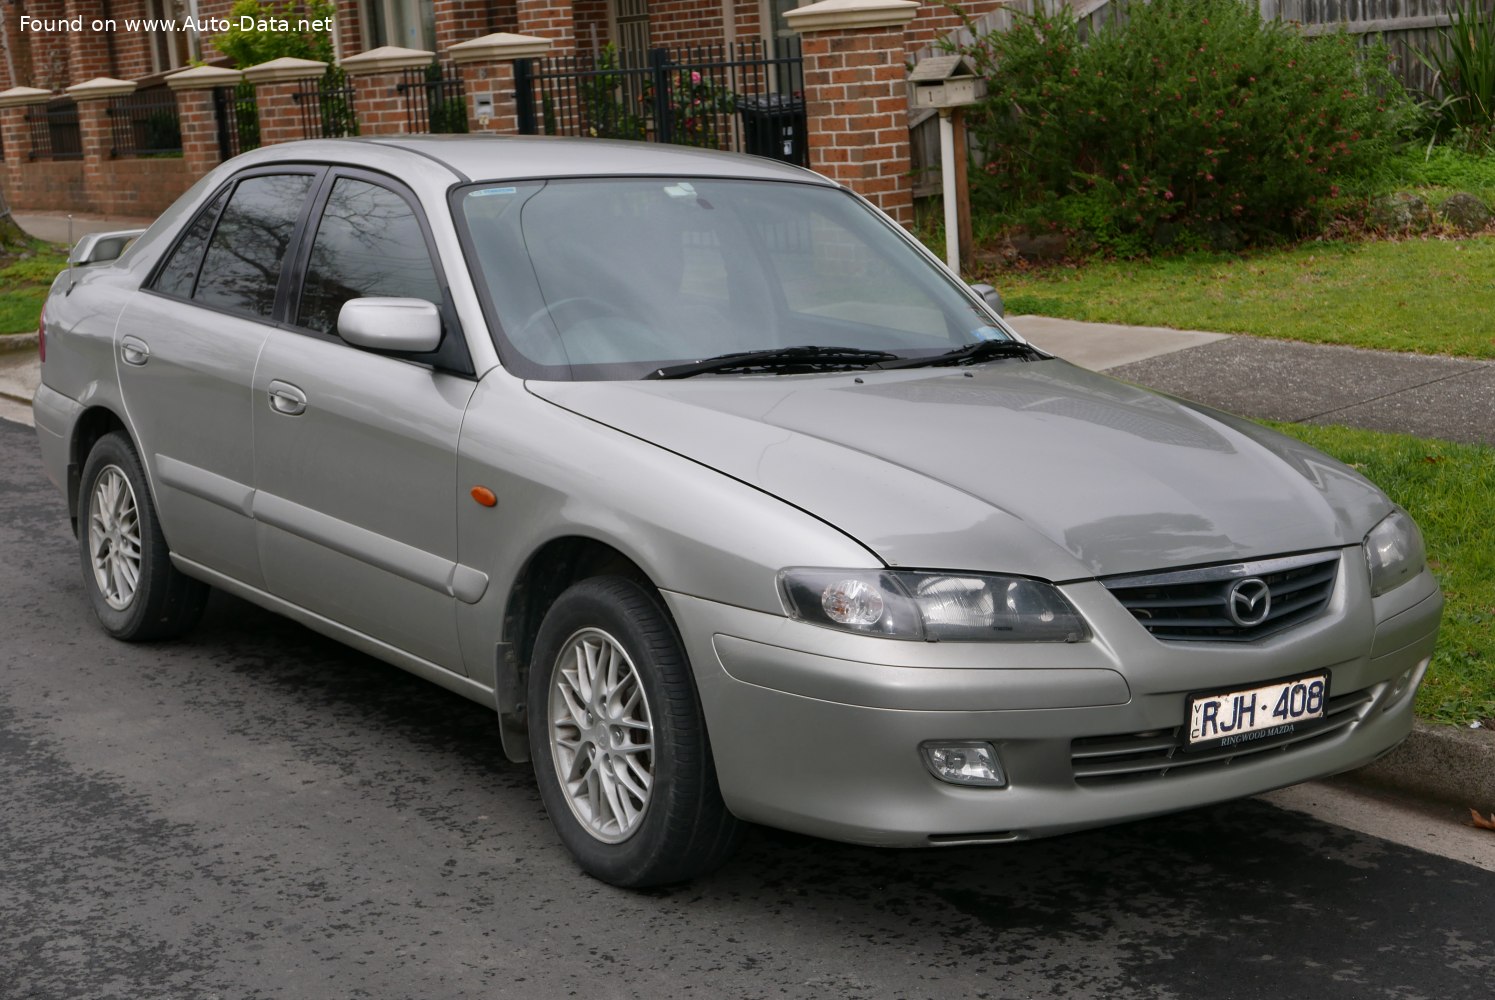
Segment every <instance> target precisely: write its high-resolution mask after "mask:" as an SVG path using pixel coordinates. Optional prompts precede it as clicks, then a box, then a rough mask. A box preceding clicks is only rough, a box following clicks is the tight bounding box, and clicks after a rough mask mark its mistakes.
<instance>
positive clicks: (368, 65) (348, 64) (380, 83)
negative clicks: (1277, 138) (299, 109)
mask: <svg viewBox="0 0 1495 1000" xmlns="http://www.w3.org/2000/svg"><path fill="white" fill-rule="evenodd" d="M435 61H436V53H434V52H426V51H425V50H423V49H402V48H400V47H398V46H395V45H384V46H381V47H379V48H377V49H370V50H369V51H367V52H361V53H359V54H358V55H356V56H349V57H348V58H346V59H344V60H343V61H342V67H343V69H344V70H346V71H347V73H348V76H349V77H350V78H351V79H352V80H353V108H354V111H355V112H356V113H357V115H358V134H359V135H395V134H399V133H402V132H409V131H411V130H413V129H419V128H420V127H421V125H420V123H419V121H418V120H417V121H413V120H412V118H411V115H410V112H409V108H407V107H406V102H407V98H408V99H413V100H417V101H421V102H424V101H425V99H426V95H425V92H424V91H422V92H420V93H417V94H407V93H406V92H405V91H404V90H403V89H402V87H403V85H404V82H405V72H406V70H412V69H420V70H424V69H425V68H426V67H427V66H429V65H431V63H433V62H435ZM422 114H424V112H422Z"/></svg>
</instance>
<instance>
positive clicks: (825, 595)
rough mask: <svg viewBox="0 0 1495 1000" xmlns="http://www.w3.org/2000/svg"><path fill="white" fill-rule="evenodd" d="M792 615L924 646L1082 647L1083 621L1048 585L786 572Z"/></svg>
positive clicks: (1012, 579)
mask: <svg viewBox="0 0 1495 1000" xmlns="http://www.w3.org/2000/svg"><path fill="white" fill-rule="evenodd" d="M779 588H780V590H781V591H782V592H783V594H784V599H785V602H786V603H787V605H788V607H789V611H790V614H791V615H793V616H794V617H795V618H797V619H799V620H800V621H806V622H812V623H814V624H816V625H826V626H829V627H831V628H839V629H845V630H846V631H848V632H860V633H862V634H864V635H881V636H886V637H888V638H892V639H923V640H925V641H927V642H1080V641H1082V640H1084V639H1088V638H1089V637H1090V630H1089V629H1088V628H1086V626H1085V621H1084V619H1082V618H1081V617H1080V615H1079V612H1077V611H1076V610H1075V609H1074V606H1073V605H1071V604H1070V603H1069V601H1067V600H1065V598H1064V595H1063V594H1061V593H1059V591H1058V589H1057V588H1056V587H1055V586H1054V585H1053V584H1051V583H1045V582H1043V581H1041V580H1027V579H1024V578H1022V577H1016V576H992V575H988V574H976V573H915V572H909V571H905V570H861V569H846V570H838V569H798V568H796V569H786V570H783V571H781V572H780V573H779Z"/></svg>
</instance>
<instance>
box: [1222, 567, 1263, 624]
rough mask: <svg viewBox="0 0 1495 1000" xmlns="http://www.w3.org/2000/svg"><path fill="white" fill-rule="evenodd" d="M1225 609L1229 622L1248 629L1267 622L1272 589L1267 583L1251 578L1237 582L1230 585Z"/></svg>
mask: <svg viewBox="0 0 1495 1000" xmlns="http://www.w3.org/2000/svg"><path fill="white" fill-rule="evenodd" d="M1225 609H1226V610H1227V611H1228V612H1229V613H1230V620H1231V621H1233V622H1235V623H1236V624H1237V625H1241V626H1243V627H1246V628H1250V627H1251V626H1252V625H1260V624H1261V623H1262V622H1264V621H1266V620H1267V615H1268V614H1270V613H1271V611H1272V588H1270V587H1268V586H1267V581H1265V580H1263V579H1261V578H1260V577H1256V576H1253V577H1251V578H1250V579H1249V580H1237V581H1236V582H1235V583H1233V584H1231V587H1230V592H1229V593H1228V594H1227V595H1226V597H1225Z"/></svg>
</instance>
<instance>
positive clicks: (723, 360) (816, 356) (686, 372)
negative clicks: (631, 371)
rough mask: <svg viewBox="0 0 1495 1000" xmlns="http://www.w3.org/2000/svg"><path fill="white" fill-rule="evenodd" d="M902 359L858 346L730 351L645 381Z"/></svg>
mask: <svg viewBox="0 0 1495 1000" xmlns="http://www.w3.org/2000/svg"><path fill="white" fill-rule="evenodd" d="M899 360H902V359H901V358H900V357H899V355H897V354H890V353H888V352H887V351H869V350H865V349H863V348H860V347H819V346H816V345H813V344H806V345H804V346H801V347H776V348H773V349H772V350H766V351H733V352H732V353H730V354H718V355H717V356H716V357H713V358H705V359H704V360H701V361H691V362H688V363H686V364H683V365H670V366H669V367H667V368H657V369H655V370H654V371H652V372H650V373H649V374H647V375H645V376H644V378H690V377H691V376H692V375H709V374H713V373H723V372H737V371H744V372H745V371H754V370H763V369H774V368H780V369H783V368H788V369H796V370H802V371H807V372H813V371H832V370H835V369H845V368H868V367H872V366H878V367H882V366H883V365H882V363H883V362H886V361H899Z"/></svg>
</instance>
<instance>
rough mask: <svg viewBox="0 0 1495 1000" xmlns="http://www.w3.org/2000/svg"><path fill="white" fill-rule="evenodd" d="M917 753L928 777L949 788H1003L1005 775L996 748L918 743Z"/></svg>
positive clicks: (973, 743) (965, 743) (977, 744)
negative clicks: (971, 786)
mask: <svg viewBox="0 0 1495 1000" xmlns="http://www.w3.org/2000/svg"><path fill="white" fill-rule="evenodd" d="M919 753H920V754H921V755H923V757H924V766H925V767H927V768H929V773H930V774H932V775H934V776H935V777H936V778H938V779H940V780H941V781H948V782H950V783H951V784H952V785H982V786H985V787H987V788H1002V787H1004V786H1005V785H1006V784H1007V775H1006V774H1004V773H1003V772H1002V762H1001V761H1000V760H999V759H998V758H997V748H996V747H994V746H992V745H991V744H990V743H982V742H978V741H975V740H960V741H955V742H949V743H921V744H919Z"/></svg>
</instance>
